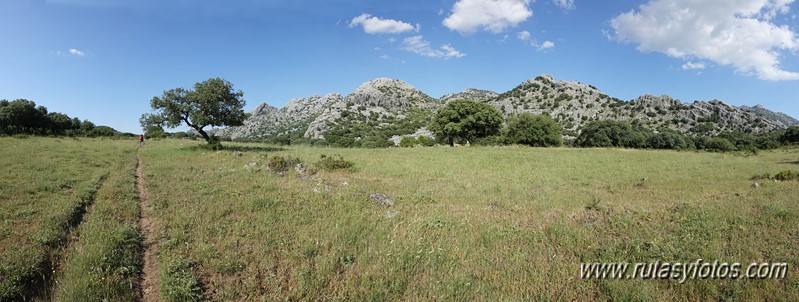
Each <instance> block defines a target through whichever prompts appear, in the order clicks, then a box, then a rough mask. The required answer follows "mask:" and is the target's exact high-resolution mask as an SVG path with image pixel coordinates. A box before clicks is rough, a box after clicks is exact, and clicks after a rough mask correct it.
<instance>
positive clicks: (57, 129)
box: [0, 99, 119, 136]
mask: <svg viewBox="0 0 799 302" xmlns="http://www.w3.org/2000/svg"><path fill="white" fill-rule="evenodd" d="M0 134H5V135H15V134H28V135H77V136H113V135H117V134H119V133H118V132H117V131H116V130H114V129H113V128H111V127H108V126H96V125H94V123H92V122H90V121H89V120H82V121H81V120H80V119H79V118H77V117H69V116H68V115H66V114H64V113H60V112H49V111H48V110H47V107H44V106H36V103H35V102H33V101H29V100H26V99H18V100H14V101H10V102H9V101H8V100H0Z"/></svg>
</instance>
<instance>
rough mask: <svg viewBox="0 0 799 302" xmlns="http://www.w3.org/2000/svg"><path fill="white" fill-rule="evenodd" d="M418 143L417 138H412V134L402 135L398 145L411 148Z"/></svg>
mask: <svg viewBox="0 0 799 302" xmlns="http://www.w3.org/2000/svg"><path fill="white" fill-rule="evenodd" d="M417 144H419V140H417V139H416V138H414V137H413V136H403V137H402V139H401V140H400V143H399V146H400V147H403V148H412V147H413V146H416V145H417Z"/></svg>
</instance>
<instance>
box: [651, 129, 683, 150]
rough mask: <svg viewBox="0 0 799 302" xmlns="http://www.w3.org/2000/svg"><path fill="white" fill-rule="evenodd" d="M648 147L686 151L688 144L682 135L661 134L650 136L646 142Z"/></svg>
mask: <svg viewBox="0 0 799 302" xmlns="http://www.w3.org/2000/svg"><path fill="white" fill-rule="evenodd" d="M646 145H647V147H649V148H652V149H677V150H680V149H685V148H688V143H686V142H685V139H684V138H683V136H682V135H680V134H678V133H673V132H660V133H655V134H652V135H650V136H649V137H648V138H647V140H646Z"/></svg>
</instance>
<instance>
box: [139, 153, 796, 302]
mask: <svg viewBox="0 0 799 302" xmlns="http://www.w3.org/2000/svg"><path fill="white" fill-rule="evenodd" d="M197 144H198V142H192V141H170V140H167V141H154V142H150V143H149V144H148V145H147V146H146V147H145V148H144V149H143V150H142V153H141V155H142V159H143V162H144V165H145V174H146V175H145V178H146V179H147V182H146V184H147V190H148V192H149V197H150V202H151V203H152V204H153V206H154V208H155V213H156V215H155V216H156V218H157V221H158V222H159V226H160V228H162V230H160V232H159V234H160V235H159V237H158V244H157V247H156V248H157V252H158V267H160V269H161V274H160V277H161V279H162V280H161V281H162V288H161V289H162V295H163V296H164V297H167V298H169V299H171V300H183V301H185V300H199V299H209V300H214V301H227V300H248V301H274V300H355V301H360V300H371V301H385V300H458V301H463V300H477V301H497V300H575V299H577V300H727V299H735V300H737V299H744V300H751V299H754V300H763V299H765V300H799V278H797V276H796V273H795V272H796V271H795V268H794V267H793V265H795V264H796V263H798V262H797V261H798V260H799V233H798V232H797V228H796V226H797V225H799V215H798V214H799V204H797V196H799V183H797V182H796V181H787V182H773V181H768V180H767V181H762V180H759V181H757V182H759V183H760V186H759V187H757V188H755V187H754V186H753V183H754V182H755V181H753V180H750V178H751V177H752V176H753V175H756V174H762V173H771V174H775V173H776V172H779V171H782V170H787V169H792V170H797V169H798V168H799V166H797V164H796V162H797V158H798V157H799V153H798V152H797V150H796V149H793V150H781V151H774V152H761V153H760V154H759V155H756V156H743V155H732V154H718V153H704V152H699V153H697V152H676V151H645V150H621V149H534V148H514V147H503V148H494V147H485V148H480V147H469V148H447V147H435V148H414V149H377V150H370V149H327V148H308V147H294V146H291V147H285V149H284V150H272V149H269V148H266V147H264V146H261V145H234V144H231V145H233V146H235V148H234V150H226V151H206V150H202V149H198V148H197V147H196V146H197ZM236 148H237V149H236ZM322 154H325V155H333V154H340V155H342V156H343V157H344V158H345V159H347V160H350V161H352V162H353V163H354V164H355V166H354V169H352V170H351V171H350V170H342V171H335V172H319V173H318V174H316V175H314V176H313V177H299V176H300V175H297V173H295V172H293V171H290V172H289V173H288V174H286V175H285V176H279V175H277V174H276V173H274V172H270V171H265V170H264V169H262V167H263V166H264V165H265V164H266V163H267V161H268V159H269V158H271V157H275V156H292V157H297V158H300V159H302V160H303V161H304V162H305V163H306V165H310V164H312V163H314V162H317V161H318V160H319V159H320V156H321V155H322ZM371 193H381V194H385V195H387V196H389V197H390V198H391V199H392V201H393V203H394V204H393V206H390V207H385V206H381V205H379V204H377V203H376V202H375V201H372V200H370V199H369V195H370V194H371ZM699 258H701V259H705V260H709V261H713V260H716V259H718V260H720V261H726V262H741V263H746V264H748V263H751V262H754V261H767V262H787V263H789V265H790V266H789V272H788V274H787V278H786V279H782V280H688V281H687V282H685V284H679V283H678V282H677V281H674V280H582V279H580V277H579V264H580V262H599V261H613V262H617V261H628V262H643V261H655V260H660V261H669V262H674V261H682V262H693V261H694V260H696V259H699Z"/></svg>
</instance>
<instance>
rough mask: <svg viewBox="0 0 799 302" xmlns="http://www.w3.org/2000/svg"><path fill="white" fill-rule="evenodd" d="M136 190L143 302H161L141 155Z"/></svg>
mask: <svg viewBox="0 0 799 302" xmlns="http://www.w3.org/2000/svg"><path fill="white" fill-rule="evenodd" d="M136 161H137V162H136V190H137V191H138V197H139V212H140V213H141V214H140V216H139V232H140V233H141V235H142V239H143V242H142V250H143V252H142V262H143V264H144V267H143V269H142V274H141V281H140V283H139V284H140V288H139V290H140V291H141V295H140V296H141V301H143V302H149V301H159V300H160V296H159V294H158V290H159V288H160V282H159V280H158V269H157V268H156V254H155V243H156V240H155V236H156V234H155V225H154V220H153V218H152V217H151V215H150V214H151V211H152V207H151V205H150V202H149V200H148V198H147V188H146V187H145V186H144V172H143V168H142V161H141V155H140V154H139V153H138V151H137V154H136Z"/></svg>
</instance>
